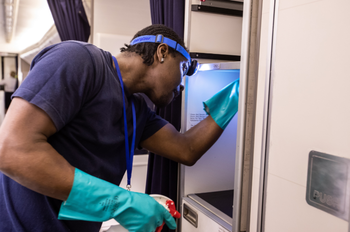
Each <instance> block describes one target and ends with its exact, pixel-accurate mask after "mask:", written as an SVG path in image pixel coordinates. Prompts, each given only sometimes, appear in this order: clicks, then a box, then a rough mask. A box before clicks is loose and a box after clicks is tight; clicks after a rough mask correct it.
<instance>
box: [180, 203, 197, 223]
mask: <svg viewBox="0 0 350 232" xmlns="http://www.w3.org/2000/svg"><path fill="white" fill-rule="evenodd" d="M183 217H184V218H185V219H186V220H187V221H188V222H189V223H191V224H192V225H193V226H194V227H196V228H197V227H198V214H197V213H196V212H195V211H194V210H193V209H191V208H190V207H188V206H187V205H186V204H184V211H183Z"/></svg>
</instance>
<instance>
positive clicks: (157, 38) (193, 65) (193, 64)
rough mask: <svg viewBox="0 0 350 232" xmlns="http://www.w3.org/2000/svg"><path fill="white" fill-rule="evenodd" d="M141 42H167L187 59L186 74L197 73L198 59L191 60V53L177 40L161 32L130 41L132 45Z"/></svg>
mask: <svg viewBox="0 0 350 232" xmlns="http://www.w3.org/2000/svg"><path fill="white" fill-rule="evenodd" d="M139 43H165V44H167V45H168V46H169V47H172V48H173V49H175V50H176V51H178V52H179V53H181V54H182V55H183V56H184V57H185V58H186V59H187V60H188V62H187V66H186V68H185V70H184V75H187V76H192V75H193V74H195V73H196V71H197V68H198V63H197V61H196V60H191V56H190V54H188V52H187V51H186V49H185V48H183V47H182V46H181V45H180V44H178V43H177V42H176V41H174V40H172V39H169V38H167V37H164V36H163V35H161V34H158V35H143V36H139V37H137V38H135V39H133V40H132V41H131V43H130V45H135V44H139Z"/></svg>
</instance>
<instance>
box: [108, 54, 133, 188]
mask: <svg viewBox="0 0 350 232" xmlns="http://www.w3.org/2000/svg"><path fill="white" fill-rule="evenodd" d="M112 57H113V61H114V64H115V69H116V70H117V73H118V77H119V82H120V86H121V87H122V95H123V113H124V135H125V155H126V171H127V177H128V179H127V186H126V188H127V189H128V190H130V188H131V184H130V183H131V173H132V161H133V158H134V147H135V137H136V114H135V106H134V102H133V100H132V97H131V98H130V101H131V107H132V124H133V134H132V142H131V147H130V150H129V137H128V124H127V121H126V107H125V98H124V85H123V80H122V74H121V73H120V69H119V65H118V62H117V59H116V58H115V57H114V56H112Z"/></svg>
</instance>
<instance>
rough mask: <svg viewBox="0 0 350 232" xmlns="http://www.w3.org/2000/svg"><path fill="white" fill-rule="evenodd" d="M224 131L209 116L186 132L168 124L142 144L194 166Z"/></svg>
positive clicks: (165, 155) (167, 156)
mask: <svg viewBox="0 0 350 232" xmlns="http://www.w3.org/2000/svg"><path fill="white" fill-rule="evenodd" d="M222 132H223V129H221V127H220V126H218V124H217V123H216V122H215V121H214V119H213V118H212V117H211V116H208V117H207V118H205V119H204V120H203V121H201V122H200V123H198V124H197V125H195V126H194V127H192V128H191V129H190V130H188V131H186V132H185V133H184V134H181V133H179V132H178V131H177V130H176V129H175V128H174V127H173V125H171V124H167V125H165V126H164V127H163V128H161V129H160V130H159V131H157V132H156V133H155V134H153V135H152V136H151V137H149V138H148V139H146V140H144V141H142V142H141V146H142V147H144V148H146V149H147V150H149V151H151V152H154V153H155V154H158V155H161V156H164V157H166V158H169V159H171V160H174V161H176V162H179V163H182V164H185V165H188V166H192V165H194V164H195V163H196V162H197V160H198V159H199V158H200V157H202V155H203V154H204V153H205V152H206V151H207V150H208V149H209V148H210V147H211V146H212V145H213V144H214V143H215V142H216V140H218V138H219V137H220V135H221V134H222Z"/></svg>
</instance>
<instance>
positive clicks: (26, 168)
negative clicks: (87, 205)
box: [0, 98, 74, 200]
mask: <svg viewBox="0 0 350 232" xmlns="http://www.w3.org/2000/svg"><path fill="white" fill-rule="evenodd" d="M55 132H56V127H55V125H54V123H53V122H52V120H51V119H50V117H49V116H48V115H47V114H46V113H45V112H44V111H43V110H41V109H40V108H38V107H37V106H35V105H33V104H30V103H29V102H27V101H25V100H23V99H21V98H14V99H13V100H12V102H11V107H10V108H9V110H8V111H7V114H6V117H5V120H4V121H3V123H2V125H1V127H0V171H1V172H3V173H4V174H5V175H7V176H9V177H10V178H12V179H13V180H15V181H17V182H18V183H19V184H21V185H23V186H25V187H27V188H29V189H31V190H33V191H36V192H38V193H41V194H44V195H46V196H50V197H53V198H56V199H60V200H66V199H67V198H68V195H69V192H70V190H71V188H72V185H73V180H74V167H72V166H71V165H70V164H69V163H68V162H67V161H66V160H65V159H64V158H63V157H62V156H61V155H60V154H59V153H58V152H57V151H56V150H55V149H54V148H53V147H52V146H51V145H50V144H49V143H48V142H47V139H48V138H49V137H50V136H51V135H53V134H54V133H55Z"/></svg>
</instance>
